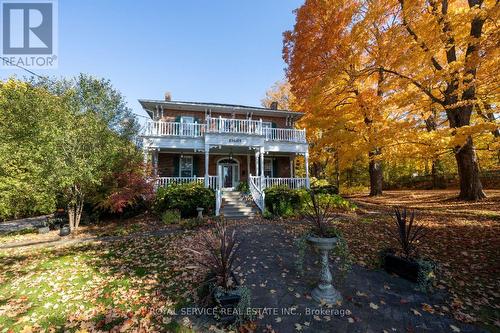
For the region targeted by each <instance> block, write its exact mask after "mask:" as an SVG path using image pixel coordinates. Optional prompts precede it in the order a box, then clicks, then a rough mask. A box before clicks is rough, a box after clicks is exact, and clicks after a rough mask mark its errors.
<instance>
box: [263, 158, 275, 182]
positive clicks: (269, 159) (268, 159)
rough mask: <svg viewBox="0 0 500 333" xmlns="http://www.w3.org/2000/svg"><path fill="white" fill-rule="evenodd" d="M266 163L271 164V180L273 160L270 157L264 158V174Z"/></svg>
mask: <svg viewBox="0 0 500 333" xmlns="http://www.w3.org/2000/svg"><path fill="white" fill-rule="evenodd" d="M266 161H270V162H271V178H274V167H273V164H274V162H273V158H272V157H265V158H264V172H265V171H266Z"/></svg>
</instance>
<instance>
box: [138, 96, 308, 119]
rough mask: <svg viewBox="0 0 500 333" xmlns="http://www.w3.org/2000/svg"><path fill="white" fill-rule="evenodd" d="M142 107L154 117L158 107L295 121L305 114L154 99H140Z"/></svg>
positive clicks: (231, 105) (244, 106) (234, 105)
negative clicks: (289, 118)
mask: <svg viewBox="0 0 500 333" xmlns="http://www.w3.org/2000/svg"><path fill="white" fill-rule="evenodd" d="M139 103H141V105H142V107H143V108H144V110H146V112H147V113H148V114H149V116H150V117H152V112H153V111H155V110H156V108H157V107H161V106H162V107H163V108H166V109H169V110H184V111H198V112H207V111H212V112H219V113H228V114H232V113H237V114H248V113H252V114H253V115H256V116H274V117H291V118H292V119H293V120H297V119H300V118H301V117H302V116H303V115H304V113H303V112H298V111H289V110H274V109H268V108H263V107H257V106H246V105H236V104H222V103H204V102H185V101H164V100H152V99H139Z"/></svg>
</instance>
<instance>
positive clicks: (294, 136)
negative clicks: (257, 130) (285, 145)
mask: <svg viewBox="0 0 500 333" xmlns="http://www.w3.org/2000/svg"><path fill="white" fill-rule="evenodd" d="M264 134H265V136H266V140H267V141H289V142H306V130H305V129H292V128H264Z"/></svg>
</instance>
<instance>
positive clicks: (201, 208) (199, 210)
mask: <svg viewBox="0 0 500 333" xmlns="http://www.w3.org/2000/svg"><path fill="white" fill-rule="evenodd" d="M196 211H197V212H198V218H199V219H202V218H203V207H197V208H196Z"/></svg>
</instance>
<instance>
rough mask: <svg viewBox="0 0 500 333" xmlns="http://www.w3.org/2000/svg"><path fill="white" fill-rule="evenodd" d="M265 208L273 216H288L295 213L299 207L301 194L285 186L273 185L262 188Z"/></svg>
mask: <svg viewBox="0 0 500 333" xmlns="http://www.w3.org/2000/svg"><path fill="white" fill-rule="evenodd" d="M264 191H265V194H266V210H268V211H269V213H271V214H272V215H274V216H282V217H290V216H294V215H296V214H297V213H298V212H299V210H300V207H301V202H302V199H301V198H302V194H301V191H300V190H293V189H290V188H288V187H286V186H273V187H270V188H267V189H265V190H264Z"/></svg>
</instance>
